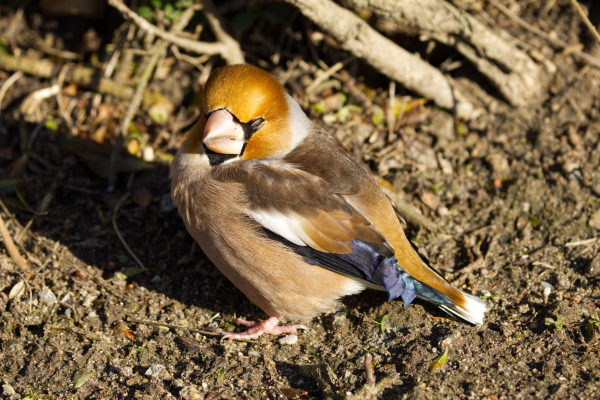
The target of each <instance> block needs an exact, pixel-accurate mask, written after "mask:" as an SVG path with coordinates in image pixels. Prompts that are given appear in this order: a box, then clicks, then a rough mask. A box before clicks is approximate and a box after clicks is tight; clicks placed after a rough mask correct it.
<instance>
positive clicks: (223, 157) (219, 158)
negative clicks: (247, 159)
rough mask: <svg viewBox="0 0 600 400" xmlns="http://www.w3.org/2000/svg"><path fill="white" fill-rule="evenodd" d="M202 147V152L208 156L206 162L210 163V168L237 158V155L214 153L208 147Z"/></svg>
mask: <svg viewBox="0 0 600 400" xmlns="http://www.w3.org/2000/svg"><path fill="white" fill-rule="evenodd" d="M202 147H204V152H205V153H206V155H207V156H208V162H210V165H211V166H215V165H219V164H223V163H224V162H225V161H227V160H230V159H232V158H235V157H237V156H238V155H237V154H221V153H217V152H216V151H212V150H211V149H209V148H208V147H206V146H204V145H202Z"/></svg>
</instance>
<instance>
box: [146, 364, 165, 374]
mask: <svg viewBox="0 0 600 400" xmlns="http://www.w3.org/2000/svg"><path fill="white" fill-rule="evenodd" d="M164 368H165V366H164V365H161V364H154V365H151V366H150V368H148V369H147V370H146V375H147V376H152V377H154V376H156V375H158V374H159V373H160V371H162V370H163V369H164Z"/></svg>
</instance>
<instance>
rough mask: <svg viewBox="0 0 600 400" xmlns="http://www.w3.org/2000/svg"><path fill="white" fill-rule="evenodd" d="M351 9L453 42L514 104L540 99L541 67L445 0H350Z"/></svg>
mask: <svg viewBox="0 0 600 400" xmlns="http://www.w3.org/2000/svg"><path fill="white" fill-rule="evenodd" d="M348 3H349V5H351V6H352V7H353V8H355V9H357V8H367V9H369V10H372V11H373V12H374V13H375V14H376V15H378V16H379V17H382V18H386V19H389V20H392V21H394V22H397V23H398V24H400V25H402V26H405V27H407V28H409V29H410V30H411V31H416V32H417V34H418V35H420V36H421V40H426V39H427V38H432V39H434V40H436V41H438V42H440V43H443V44H445V45H447V46H451V47H454V48H455V49H456V50H457V51H458V52H459V53H461V54H462V55H463V56H464V57H465V58H467V59H468V60H469V61H470V62H471V63H472V64H473V65H474V66H475V68H477V70H478V71H479V72H480V73H482V74H483V75H484V76H485V77H486V78H487V79H488V81H489V82H490V83H492V85H494V86H495V87H496V88H497V89H498V91H499V92H500V93H501V94H502V96H504V98H505V99H506V100H507V101H508V102H509V103H510V104H512V105H513V106H522V105H526V104H530V103H531V102H532V101H536V100H540V99H541V98H542V82H541V79H540V72H541V71H540V67H539V66H538V65H537V64H536V63H535V62H534V61H533V60H532V59H531V58H530V57H529V56H528V55H527V54H526V53H524V52H522V51H521V50H519V49H518V48H517V47H516V46H514V45H512V44H511V43H509V42H508V41H506V40H505V39H503V38H502V37H500V36H499V35H497V34H496V33H495V32H494V31H492V30H490V29H489V28H488V27H487V26H485V25H484V24H482V23H481V22H479V21H478V20H477V19H476V18H475V17H473V16H472V15H471V14H469V13H467V12H464V11H462V10H459V9H457V8H456V7H454V6H453V5H452V4H450V3H448V2H446V1H443V0H420V1H414V0H348Z"/></svg>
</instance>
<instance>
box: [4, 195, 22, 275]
mask: <svg viewBox="0 0 600 400" xmlns="http://www.w3.org/2000/svg"><path fill="white" fill-rule="evenodd" d="M0 202H1V200H0ZM2 205H3V206H4V204H2ZM0 235H2V241H4V247H6V250H7V251H8V255H10V258H12V260H13V262H14V263H15V265H16V266H17V267H19V268H21V269H23V270H26V269H28V266H27V262H26V261H25V260H24V259H23V257H21V254H20V253H19V250H17V247H16V246H15V242H13V240H12V237H11V236H10V234H9V233H8V229H6V225H5V224H4V220H3V219H2V216H1V215H0Z"/></svg>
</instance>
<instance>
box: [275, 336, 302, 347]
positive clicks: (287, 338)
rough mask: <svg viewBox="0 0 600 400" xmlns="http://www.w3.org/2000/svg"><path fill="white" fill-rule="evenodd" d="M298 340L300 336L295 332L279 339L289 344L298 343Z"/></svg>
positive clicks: (280, 342)
mask: <svg viewBox="0 0 600 400" xmlns="http://www.w3.org/2000/svg"><path fill="white" fill-rule="evenodd" d="M297 341H298V336H296V335H294V334H291V335H287V336H284V337H282V338H281V339H279V340H278V342H279V344H289V345H292V344H296V342H297Z"/></svg>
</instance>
